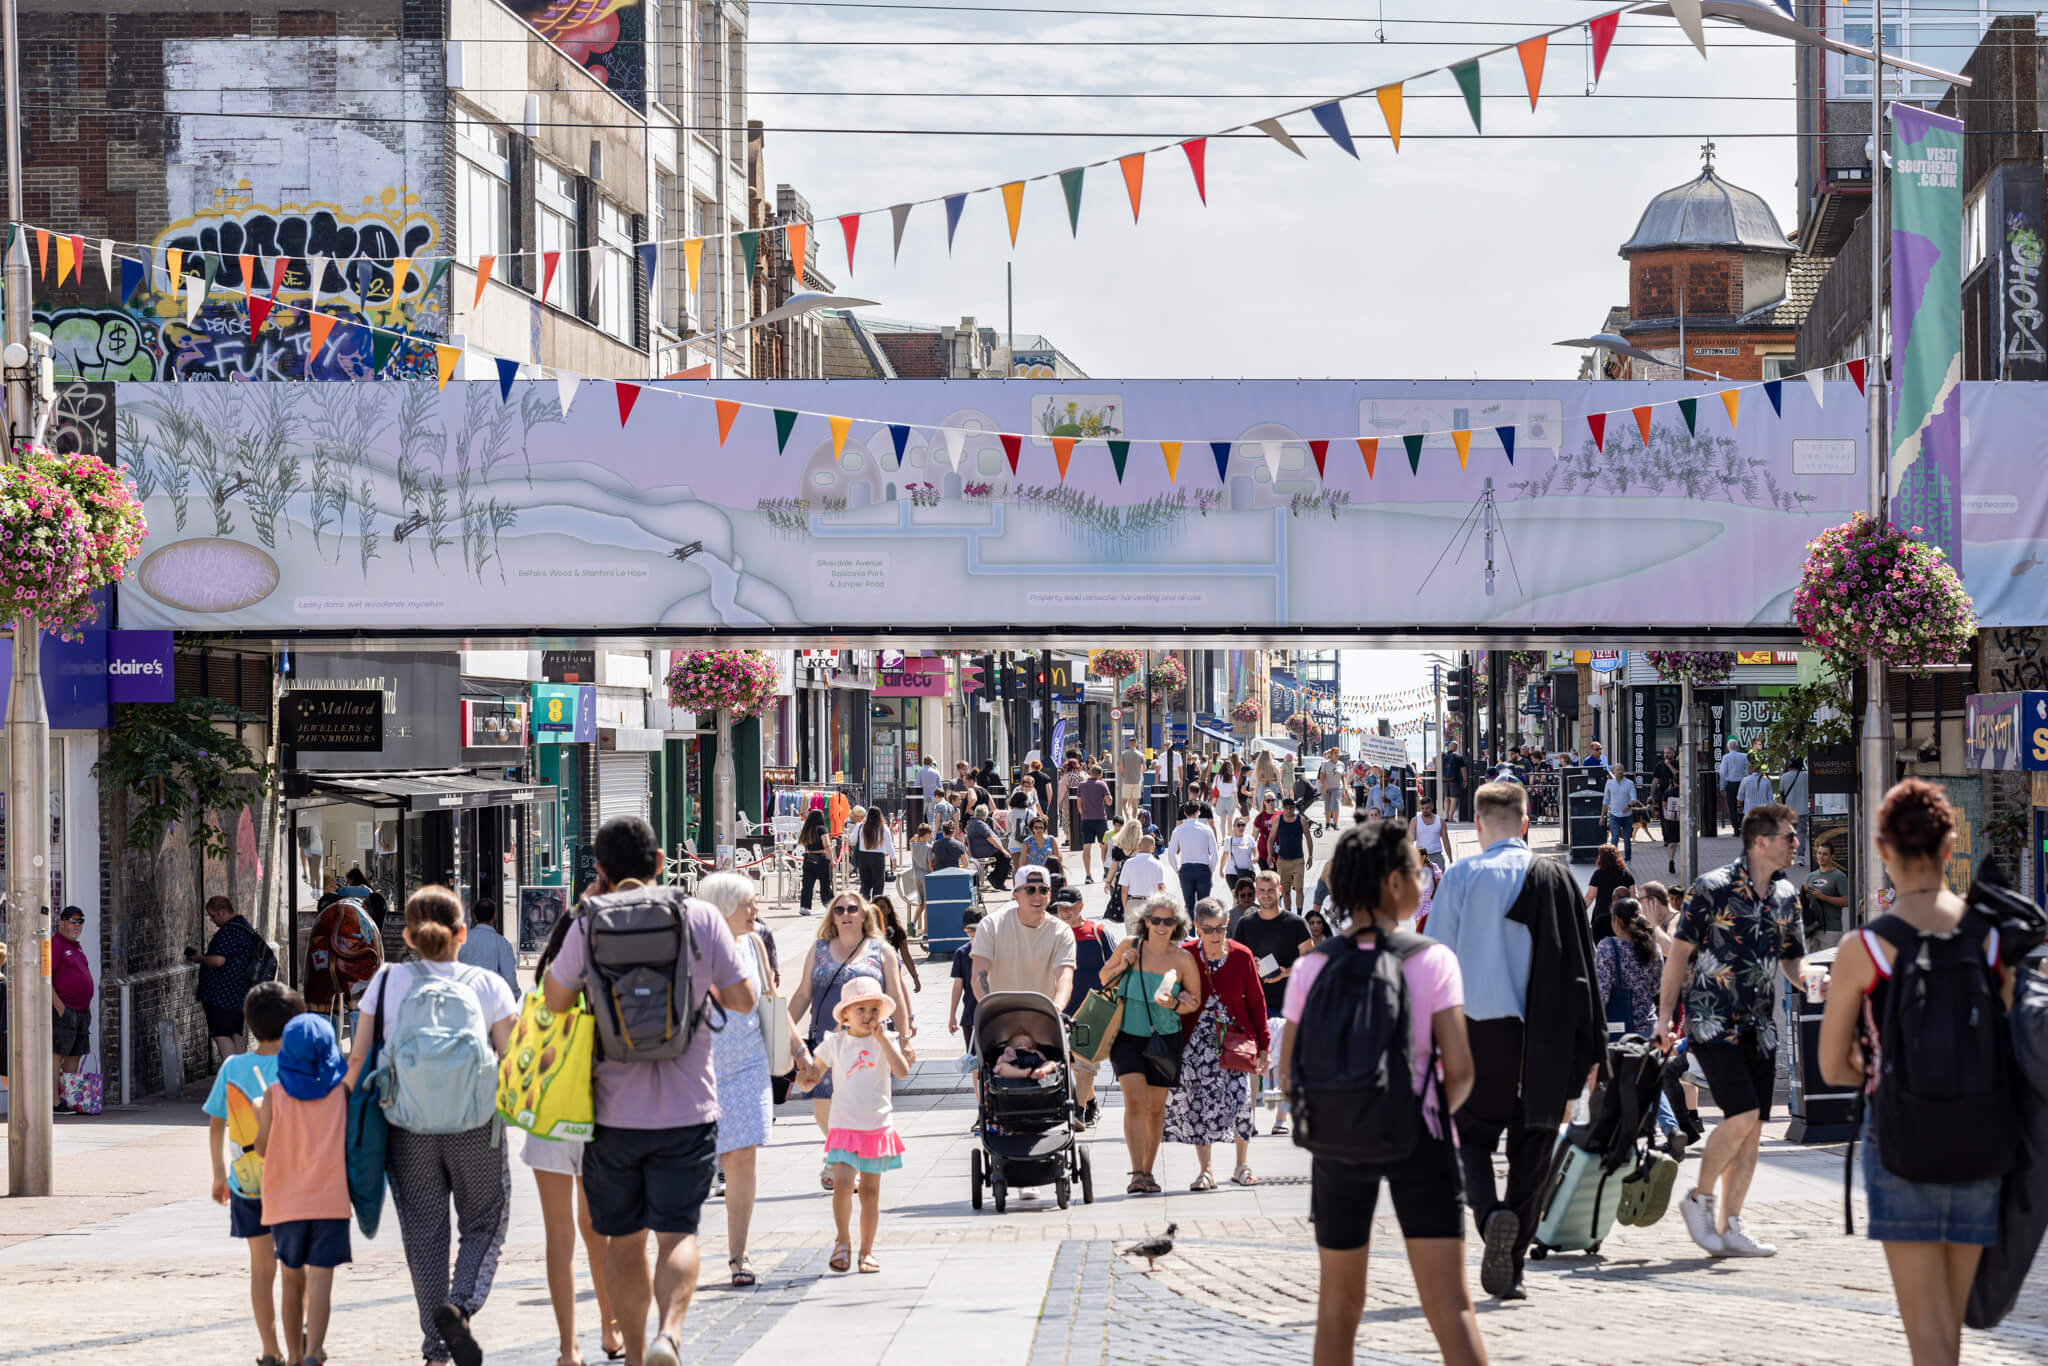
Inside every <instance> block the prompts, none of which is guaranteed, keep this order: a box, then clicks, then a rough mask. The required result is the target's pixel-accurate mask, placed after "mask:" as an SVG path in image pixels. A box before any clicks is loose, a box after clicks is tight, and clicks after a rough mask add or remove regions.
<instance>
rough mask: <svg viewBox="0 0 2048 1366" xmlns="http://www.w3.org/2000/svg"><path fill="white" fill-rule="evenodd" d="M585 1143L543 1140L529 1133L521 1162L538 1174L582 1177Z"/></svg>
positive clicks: (554, 1139)
mask: <svg viewBox="0 0 2048 1366" xmlns="http://www.w3.org/2000/svg"><path fill="white" fill-rule="evenodd" d="M584 1143H585V1140H584V1139H580V1138H542V1137H541V1136H540V1135H539V1134H536V1133H528V1134H527V1135H526V1142H525V1143H523V1144H521V1145H520V1148H519V1160H520V1161H521V1162H524V1163H525V1164H526V1165H527V1166H529V1167H531V1168H532V1169H533V1170H534V1171H537V1172H553V1173H554V1174H555V1175H557V1176H581V1175H582V1174H583V1146H584Z"/></svg>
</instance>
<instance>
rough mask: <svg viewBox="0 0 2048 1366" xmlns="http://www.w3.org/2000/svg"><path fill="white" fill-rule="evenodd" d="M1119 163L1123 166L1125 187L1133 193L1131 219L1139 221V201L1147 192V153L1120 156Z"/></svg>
mask: <svg viewBox="0 0 2048 1366" xmlns="http://www.w3.org/2000/svg"><path fill="white" fill-rule="evenodd" d="M1116 164H1117V165H1119V166H1121V167H1123V171H1124V188H1125V189H1126V190H1128V191H1130V195H1131V221H1132V222H1133V223H1135V222H1137V221H1138V201H1139V200H1140V199H1141V198H1143V197H1144V193H1145V154H1144V153H1143V152H1133V153H1131V154H1130V155H1129V156H1127V157H1118V158H1117V162H1116Z"/></svg>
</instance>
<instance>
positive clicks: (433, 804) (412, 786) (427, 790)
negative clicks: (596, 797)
mask: <svg viewBox="0 0 2048 1366" xmlns="http://www.w3.org/2000/svg"><path fill="white" fill-rule="evenodd" d="M309 776H310V778H311V794H310V795H311V798H312V801H313V802H317V801H318V800H319V799H321V798H325V799H326V800H327V801H330V802H336V801H340V802H357V803H360V804H362V805H364V806H395V807H397V808H398V809H399V810H401V811H456V810H461V809H462V808H465V807H476V806H526V805H530V804H532V803H535V802H551V801H553V800H554V799H555V789H554V787H553V785H552V784H548V783H514V782H507V781H506V780H505V779H503V778H485V777H480V776H478V775H477V774H474V773H332V774H329V773H317V774H312V775H309ZM303 804H312V803H303Z"/></svg>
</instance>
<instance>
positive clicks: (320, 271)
mask: <svg viewBox="0 0 2048 1366" xmlns="http://www.w3.org/2000/svg"><path fill="white" fill-rule="evenodd" d="M485 259H486V260H490V259H492V258H490V257H486V258H485ZM326 288H327V258H326V257H325V256H308V257H307V258H306V293H307V294H308V295H310V296H311V297H310V299H309V300H308V301H307V305H306V306H307V307H308V308H318V307H320V294H321V291H323V290H325V289H326ZM477 292H478V294H482V292H483V291H482V290H481V289H479V290H478V291H477Z"/></svg>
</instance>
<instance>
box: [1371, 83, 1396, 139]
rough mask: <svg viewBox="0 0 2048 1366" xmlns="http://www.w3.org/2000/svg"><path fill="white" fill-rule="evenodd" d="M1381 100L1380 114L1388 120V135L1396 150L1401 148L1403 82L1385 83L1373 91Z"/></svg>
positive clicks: (1375, 96) (1377, 98) (1374, 96)
mask: <svg viewBox="0 0 2048 1366" xmlns="http://www.w3.org/2000/svg"><path fill="white" fill-rule="evenodd" d="M1372 94H1373V98H1374V99H1376V100H1378V101H1379V102H1380V115H1381V117H1383V118H1385V119H1386V121H1387V137H1388V138H1390V139H1391V140H1392V141H1393V144H1394V150H1395V151H1397V152H1398V151H1400V150H1401V83H1400V82H1399V81H1396V82H1394V83H1393V84H1392V85H1383V86H1381V87H1380V88H1379V89H1377V90H1375V91H1373V92H1372Z"/></svg>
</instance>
